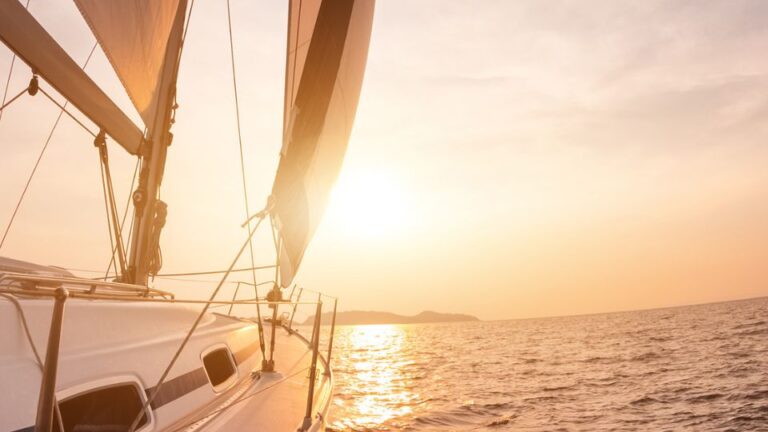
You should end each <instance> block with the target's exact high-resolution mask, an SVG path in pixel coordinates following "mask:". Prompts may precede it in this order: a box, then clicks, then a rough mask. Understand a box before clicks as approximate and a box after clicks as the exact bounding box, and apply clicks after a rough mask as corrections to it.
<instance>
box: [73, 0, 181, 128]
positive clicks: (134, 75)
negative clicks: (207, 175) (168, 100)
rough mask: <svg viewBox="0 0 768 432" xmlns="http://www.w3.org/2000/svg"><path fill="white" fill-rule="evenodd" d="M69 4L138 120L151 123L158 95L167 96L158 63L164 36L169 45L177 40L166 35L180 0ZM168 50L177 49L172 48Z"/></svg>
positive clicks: (101, 0) (162, 61)
mask: <svg viewBox="0 0 768 432" xmlns="http://www.w3.org/2000/svg"><path fill="white" fill-rule="evenodd" d="M75 3H76V4H77V7H78V8H79V9H80V13H81V14H82V15H83V17H84V18H85V20H86V22H87V23H88V25H89V26H90V27H91V31H93V34H94V35H95V36H96V39H97V40H98V41H99V45H101V48H102V49H103V50H104V53H105V54H106V55H107V58H108V59H109V61H110V63H112V67H113V68H114V69H115V72H116V73H117V76H118V77H119V78H120V81H121V82H122V83H123V86H124V87H125V90H126V92H127V93H128V96H129V97H130V98H131V101H132V102H133V105H134V106H135V107H136V109H137V110H138V112H139V114H140V115H141V118H142V119H143V120H144V125H145V126H147V127H148V128H152V127H153V126H154V121H155V119H156V118H157V110H158V108H159V106H160V105H162V102H163V98H164V97H168V95H167V94H164V93H163V92H162V91H161V90H162V89H161V83H162V81H163V80H162V75H163V68H164V66H165V65H166V52H168V50H169V41H170V43H171V44H173V43H175V41H178V40H179V38H178V37H175V38H174V37H171V36H172V35H171V32H172V30H173V29H174V22H175V20H176V19H177V16H179V14H178V11H179V6H180V4H181V3H182V2H181V1H180V0H163V1H157V0H125V1H105V0H75ZM183 3H186V2H183ZM181 6H184V5H181ZM181 19H182V20H183V14H181ZM176 28H178V29H181V28H182V26H177V27H176ZM170 49H171V50H172V51H173V52H176V51H177V49H176V47H170Z"/></svg>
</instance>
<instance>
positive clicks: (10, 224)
mask: <svg viewBox="0 0 768 432" xmlns="http://www.w3.org/2000/svg"><path fill="white" fill-rule="evenodd" d="M96 46H97V43H95V42H94V44H93V48H91V52H90V53H88V57H87V58H86V59H85V62H84V63H83V67H82V69H85V67H86V66H88V62H90V61H91V57H92V56H93V53H94V51H96ZM40 91H42V92H43V94H44V95H46V96H48V94H47V93H46V92H45V91H43V89H40ZM48 97H49V98H50V96H48ZM51 100H53V99H51ZM54 103H56V105H57V106H59V108H60V109H61V111H59V115H58V116H57V117H56V121H55V122H54V123H53V127H52V128H51V131H50V132H49V133H48V138H46V140H45V144H44V145H43V148H42V150H40V154H39V155H38V156H37V161H36V162H35V166H34V167H33V168H32V172H31V173H30V174H29V178H28V179H27V183H26V184H25V185H24V190H23V191H22V192H21V196H20V197H19V200H18V201H17V202H16V207H15V208H14V209H13V213H12V214H11V220H10V221H8V225H7V226H6V227H5V232H3V238H2V239H0V249H2V248H3V245H4V244H5V239H6V238H7V237H8V232H9V231H10V230H11V226H13V221H14V220H15V219H16V214H17V213H18V212H19V208H20V207H21V203H22V202H23V201H24V197H25V196H26V194H27V190H29V185H30V183H32V178H33V177H34V176H35V173H36V172H37V168H38V166H40V161H41V160H42V159H43V155H44V154H45V151H46V150H47V149H48V144H50V143H51V138H52V137H53V133H54V132H55V131H56V127H58V125H59V121H60V120H61V116H62V115H63V114H64V111H65V109H66V106H67V104H68V103H69V101H67V102H64V106H61V105H59V104H58V103H57V102H56V101H54ZM70 115H71V114H70ZM76 120H77V119H76ZM78 123H80V122H79V121H78ZM81 125H82V123H81Z"/></svg>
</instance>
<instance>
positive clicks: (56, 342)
mask: <svg viewBox="0 0 768 432" xmlns="http://www.w3.org/2000/svg"><path fill="white" fill-rule="evenodd" d="M74 2H75V4H76V6H77V9H78V10H79V12H80V14H81V15H82V16H83V18H84V19H85V22H86V23H87V24H88V27H89V28H90V30H91V32H92V33H93V35H94V36H95V38H96V40H97V41H98V44H99V45H100V47H101V49H102V50H103V52H104V54H105V55H106V57H107V59H108V60H109V62H110V63H111V66H112V67H113V69H114V72H115V73H116V75H117V77H118V78H119V80H120V82H121V83H122V85H123V87H124V89H125V91H126V93H127V95H128V96H129V98H130V100H131V102H132V103H133V105H134V106H135V108H136V110H137V112H138V113H139V115H140V118H141V120H142V122H143V124H136V123H134V122H133V121H132V120H131V119H130V118H129V116H128V115H126V113H125V112H124V111H122V110H121V109H120V108H119V107H118V105H117V104H116V103H115V102H114V101H113V98H110V96H108V95H107V94H106V92H105V91H103V90H102V89H101V88H100V87H99V86H98V85H97V84H96V83H95V82H94V80H93V79H92V78H91V77H90V76H89V75H88V74H87V73H85V72H84V70H83V68H81V67H80V66H79V65H78V64H77V63H76V62H75V61H74V60H73V59H72V58H71V57H70V56H69V55H68V54H67V52H66V51H65V50H64V49H63V48H62V47H61V46H60V45H59V43H58V42H57V41H56V40H55V39H54V38H53V37H52V36H51V35H50V34H49V33H48V31H47V30H46V29H45V28H44V27H43V26H42V25H41V24H40V23H39V22H38V20H36V19H35V17H34V16H33V15H32V14H31V13H30V12H29V11H28V10H27V8H26V7H25V5H24V4H23V3H21V2H19V1H18V0H0V40H2V42H3V43H4V44H5V45H6V46H7V47H8V48H9V49H10V51H11V52H12V53H13V55H14V56H16V57H15V58H18V59H19V60H20V61H23V62H24V63H26V65H27V66H28V67H29V74H30V77H29V78H30V79H29V85H28V86H27V87H26V88H24V89H22V91H20V92H19V93H18V94H12V95H11V97H10V98H8V100H4V101H3V106H2V108H1V109H2V110H8V109H12V108H13V105H15V104H22V103H24V100H25V99H26V98H29V97H41V96H42V97H46V98H48V99H50V101H51V103H53V104H56V105H57V106H58V107H59V108H61V110H62V112H64V113H66V114H68V115H70V117H71V118H72V119H73V120H74V121H75V122H77V123H78V124H79V125H80V126H82V127H83V128H85V129H86V130H88V131H89V132H90V133H91V134H92V135H93V144H94V145H95V146H96V147H97V149H98V152H99V155H100V164H101V169H102V174H103V176H104V177H103V178H104V182H103V188H104V194H105V197H106V198H105V201H106V202H107V207H108V212H107V213H108V224H109V226H110V230H111V234H112V238H113V240H114V245H113V249H112V256H111V257H110V258H112V259H113V260H114V267H115V268H116V269H117V271H116V272H115V274H114V275H113V276H111V277H109V278H101V279H92V278H83V277H78V276H76V275H75V274H74V273H72V272H71V271H69V270H66V269H65V268H62V267H56V266H49V265H40V264H36V263H31V262H26V261H21V260H17V259H13V258H10V257H0V389H2V390H3V391H2V392H0V431H17V432H18V431H40V432H42V431H45V432H49V431H58V432H63V431H66V432H70V431H71V432H75V431H142V432H144V431H193V430H211V431H213V430H215V431H219V430H222V431H223V430H226V431H238V430H255V431H289V430H290V431H310V430H311V431H316V430H323V429H324V428H325V425H326V417H327V414H328V410H329V406H330V401H331V397H332V392H333V373H332V368H331V354H332V337H333V325H331V331H330V333H329V343H328V350H327V352H326V351H325V350H323V352H320V351H321V350H320V343H319V340H320V333H321V330H322V329H321V322H320V318H319V317H320V316H321V311H322V309H323V302H324V300H323V299H325V298H324V297H317V299H315V297H314V296H312V297H310V296H309V295H307V294H305V295H304V296H303V298H302V290H293V289H290V290H289V288H290V287H294V288H295V286H296V285H295V283H294V280H295V279H296V274H297V272H298V270H299V267H300V264H301V262H302V258H303V256H304V251H305V250H306V248H307V245H308V244H309V242H310V239H311V238H312V236H313V234H314V232H315V230H316V228H317V227H318V224H319V222H320V219H321V216H322V214H323V211H324V209H325V207H326V204H327V202H328V199H329V194H330V191H331V189H332V186H333V184H334V182H335V180H336V178H337V176H338V174H339V172H340V170H341V166H342V161H343V158H344V154H345V151H346V148H347V145H348V141H349V137H350V131H351V128H352V123H353V119H354V117H355V112H356V110H357V104H358V99H359V95H360V90H361V86H362V79H363V72H364V69H365V64H366V60H367V52H368V45H369V40H370V35H371V26H372V20H373V10H374V1H373V0H290V3H289V12H288V26H287V49H286V75H285V93H284V100H285V103H284V108H283V119H284V121H283V134H282V135H283V139H282V144H281V146H276V148H275V150H278V149H279V151H280V159H279V164H278V166H277V170H276V175H275V179H274V184H273V186H272V189H271V194H270V195H269V196H268V197H265V200H264V201H265V203H266V204H265V205H264V207H263V208H262V209H260V210H259V211H257V212H253V213H251V212H250V210H247V213H248V214H247V215H246V216H247V217H244V218H243V219H244V223H243V227H244V232H245V234H244V236H243V243H242V245H241V246H240V247H239V249H238V250H236V251H233V254H232V261H231V264H230V266H229V267H228V269H227V270H224V271H222V272H220V273H221V279H220V280H219V282H218V283H216V284H214V286H212V287H211V288H212V289H211V293H210V297H209V298H208V299H207V300H204V299H203V300H201V299H182V298H178V297H176V296H175V295H174V293H172V292H170V291H169V290H163V289H161V288H162V287H159V286H156V284H155V283H154V277H155V276H157V275H159V274H160V273H159V272H160V269H161V266H162V255H161V254H160V249H159V248H160V242H161V233H162V229H163V227H164V225H165V222H166V215H167V213H168V211H172V209H171V210H169V209H168V205H167V204H166V203H165V202H163V201H162V200H161V199H160V189H161V185H162V181H163V175H164V168H165V163H166V155H167V149H168V146H169V145H170V143H171V141H172V139H173V134H172V126H173V124H174V122H175V113H176V111H177V110H178V109H183V106H182V107H180V105H183V104H181V103H179V102H178V101H177V98H176V82H177V77H178V76H179V74H180V73H184V71H183V70H180V69H181V68H180V67H179V65H180V59H181V57H182V53H183V47H184V41H185V35H186V31H187V29H188V26H189V20H190V16H191V12H192V8H193V6H194V0H191V1H188V0H162V1H159V0H119V1H118V0H111V1H110V0H74ZM221 3H222V5H224V4H225V3H224V2H221ZM27 4H28V3H27ZM226 6H227V8H229V3H228V2H227V3H226ZM228 12H229V9H228ZM230 26H231V21H230ZM230 31H231V30H230ZM230 35H231V33H230ZM232 56H233V68H234V52H232ZM233 70H234V69H233ZM235 89H237V84H236V83H235ZM52 94H53V95H59V96H61V97H63V98H65V99H66V101H67V103H68V106H65V105H62V104H60V103H59V102H57V99H56V98H55V97H52V96H51V95H52ZM72 107H74V108H76V109H77V111H79V116H78V115H73V114H72V113H71V110H72ZM82 116H84V117H86V118H87V119H88V121H89V122H90V123H89V124H84V122H82V121H80V120H78V118H81V117H82ZM239 120H240V119H239V114H238V122H239ZM94 126H95V130H91V129H89V128H93V127H94ZM112 143H115V144H117V145H119V147H120V148H121V149H122V150H124V151H126V152H127V153H128V154H130V155H132V156H133V157H135V158H136V160H137V163H138V164H139V165H138V166H139V168H138V173H139V174H138V179H139V181H138V187H136V188H135V190H134V191H133V194H132V197H131V204H132V206H133V223H132V224H131V225H130V230H129V234H128V236H125V237H126V238H124V236H123V226H122V224H121V221H120V217H119V214H118V213H119V212H118V210H117V207H118V205H117V204H116V202H115V198H114V192H113V186H112V180H111V175H110V163H109V157H108V151H107V149H108V147H109V145H112ZM241 157H242V152H241ZM241 163H242V159H241ZM243 183H244V184H245V180H244V173H243ZM246 207H247V194H246ZM14 216H15V214H14ZM260 227H261V228H262V229H266V230H271V232H272V234H273V237H274V242H273V243H274V248H275V249H274V253H275V256H276V263H275V265H273V266H270V269H271V270H270V271H274V272H275V277H274V279H275V280H274V281H273V282H272V286H271V288H270V289H269V290H268V292H267V293H266V295H265V296H260V295H259V294H258V290H257V289H256V287H257V284H256V281H255V272H256V270H257V269H259V267H257V266H255V265H254V263H253V261H251V268H250V269H248V270H249V271H250V272H251V273H252V274H253V284H252V285H253V287H252V288H253V289H254V297H253V298H249V299H245V300H243V299H239V298H235V297H233V298H232V299H231V300H220V299H219V298H218V297H217V294H218V293H219V291H220V289H221V287H222V285H223V284H224V283H225V282H226V281H227V278H228V277H230V275H231V274H232V273H233V271H234V270H235V266H236V263H237V262H238V261H239V259H240V257H241V256H244V253H245V252H246V251H249V252H250V253H251V257H252V256H253V236H254V233H255V232H256V231H257V230H258V229H259V228H260ZM6 233H7V231H6ZM41 247H42V245H41ZM86 252H87V251H86ZM294 291H295V293H294ZM325 302H326V303H329V302H328V301H327V300H326V301H325ZM221 305H223V306H225V309H217V310H226V306H229V311H228V312H227V313H222V312H212V310H213V307H215V306H221ZM235 305H237V306H238V307H239V308H240V309H241V310H242V309H243V308H249V310H250V311H251V313H253V315H255V316H248V317H245V316H235V315H234V314H233V313H232V306H235ZM298 305H308V306H309V307H310V308H312V309H313V313H314V314H315V317H317V318H316V319H315V322H314V325H313V326H312V328H311V330H305V329H302V331H297V329H296V328H294V327H293V325H292V321H293V320H292V317H293V314H295V311H296V307H297V306H298ZM333 305H334V307H333V310H334V313H335V302H334V303H333ZM262 306H263V307H264V308H265V311H262ZM262 315H264V316H262ZM269 315H271V317H270V316H269ZM279 316H281V317H283V318H282V319H280V318H278V317H279ZM331 324H333V323H331ZM302 333H307V334H306V335H304V334H302Z"/></svg>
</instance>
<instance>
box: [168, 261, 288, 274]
mask: <svg viewBox="0 0 768 432" xmlns="http://www.w3.org/2000/svg"><path fill="white" fill-rule="evenodd" d="M271 268H275V265H274V264H270V265H263V266H254V267H247V268H239V269H233V270H232V271H231V273H238V272H247V271H248V272H249V271H253V270H264V269H271ZM226 272H227V271H226V270H211V271H201V272H187V273H163V274H158V275H156V276H157V277H169V276H201V275H211V274H221V273H226Z"/></svg>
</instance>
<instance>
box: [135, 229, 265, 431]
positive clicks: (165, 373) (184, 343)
mask: <svg viewBox="0 0 768 432" xmlns="http://www.w3.org/2000/svg"><path fill="white" fill-rule="evenodd" d="M263 220H264V216H262V217H261V218H260V219H259V221H258V222H257V223H256V226H255V227H254V228H253V230H251V231H249V232H248V239H246V241H245V243H243V246H242V247H241V248H240V250H239V251H238V252H237V255H235V258H234V259H233V260H232V264H230V265H229V270H228V271H227V272H226V273H224V276H222V278H221V281H219V284H218V285H217V286H216V289H214V290H213V293H211V296H210V298H209V299H208V301H207V302H204V303H205V306H203V308H202V309H201V310H200V313H199V314H198V315H197V318H196V319H195V322H194V323H193V324H192V327H191V328H190V329H189V331H188V332H187V334H186V336H184V340H182V341H181V345H179V348H178V349H177V350H176V353H175V354H174V355H173V358H171V361H170V362H169V363H168V366H166V368H165V371H163V374H162V375H161V376H160V379H158V380H157V384H155V387H154V391H152V394H151V395H150V396H149V397H148V398H147V401H146V402H144V406H143V407H142V409H141V411H140V412H139V413H138V414H137V415H136V418H134V419H133V423H132V424H131V427H130V428H129V429H128V431H129V432H134V431H135V430H136V426H138V424H139V421H140V420H141V418H142V416H143V415H144V413H145V412H146V410H147V407H148V406H149V405H150V404H151V403H152V401H153V400H155V397H156V396H157V393H158V392H159V391H160V388H161V387H162V386H163V383H164V382H165V378H166V377H168V373H170V371H171V368H173V365H174V364H176V360H178V358H179V356H180V355H181V352H182V351H183V350H184V347H186V346H187V342H189V339H190V338H191V337H192V334H193V333H194V332H195V330H196V329H197V326H198V325H199V324H200V321H201V320H202V319H203V317H204V316H205V313H206V312H207V311H208V308H209V307H210V306H211V304H212V303H213V302H214V299H215V298H216V295H217V294H218V293H219V290H220V289H221V287H222V286H223V285H224V282H225V281H226V280H227V277H229V274H230V273H231V272H232V269H233V268H234V267H235V264H237V261H238V260H239V259H240V256H241V255H242V254H243V252H244V251H245V248H246V246H248V245H249V244H250V242H251V238H252V237H253V234H254V233H256V230H257V229H258V228H259V225H261V222H262V221H263ZM257 308H258V306H257ZM259 322H261V320H259Z"/></svg>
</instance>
